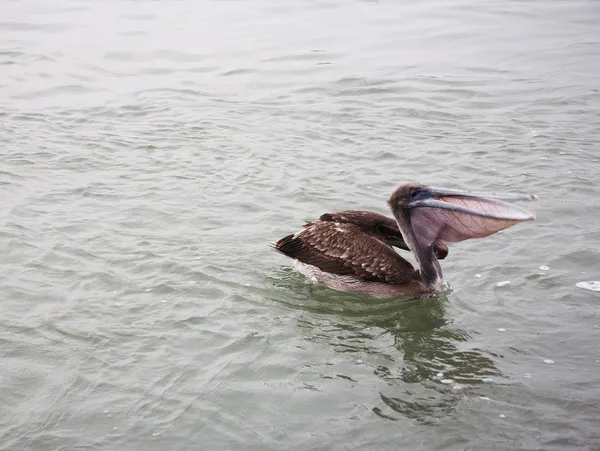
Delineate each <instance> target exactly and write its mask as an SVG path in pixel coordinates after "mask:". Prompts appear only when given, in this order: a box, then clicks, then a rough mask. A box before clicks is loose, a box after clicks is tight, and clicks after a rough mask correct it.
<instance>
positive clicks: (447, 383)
mask: <svg viewBox="0 0 600 451" xmlns="http://www.w3.org/2000/svg"><path fill="white" fill-rule="evenodd" d="M440 382H441V383H442V384H446V385H450V384H453V383H454V381H453V380H452V379H442V380H441V381H440Z"/></svg>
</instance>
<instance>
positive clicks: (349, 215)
mask: <svg viewBox="0 0 600 451" xmlns="http://www.w3.org/2000/svg"><path fill="white" fill-rule="evenodd" d="M501 199H504V200H533V199H537V196H534V195H530V194H502V193H495V194H494V193H487V194H484V193H480V194H476V193H466V192H464V191H459V190H451V189H443V188H434V187H429V186H425V185H420V184H416V183H410V184H406V185H402V186H400V187H399V188H398V189H396V191H394V192H393V193H392V195H391V197H390V199H389V201H388V203H389V206H390V208H391V210H392V213H393V214H394V217H395V221H394V220H393V219H391V218H387V217H385V216H382V215H379V214H377V213H371V212H365V211H344V212H340V213H331V214H330V213H327V214H324V215H322V216H321V217H320V218H319V220H318V221H315V222H309V223H307V224H306V225H305V226H304V228H303V229H302V230H301V231H300V232H298V233H295V234H292V235H288V236H286V237H284V238H281V239H280V240H279V241H277V242H275V243H274V247H275V249H276V250H278V251H279V252H281V253H282V254H284V255H287V256H288V257H291V258H293V259H295V260H296V266H297V267H298V269H299V270H300V272H302V273H303V274H304V275H306V276H307V277H308V278H309V279H311V280H312V281H314V282H317V283H321V284H323V285H326V286H328V287H330V288H333V289H336V290H340V291H345V292H349V293H360V294H366V295H370V296H373V297H379V298H390V297H396V296H404V295H418V294H423V293H432V292H435V291H437V290H439V289H440V287H441V285H442V281H443V279H442V268H441V267H440V264H439V261H438V259H443V258H445V257H446V255H447V254H448V248H447V246H446V243H455V242H458V241H463V240H467V239H469V238H483V237H486V236H489V235H492V234H493V233H496V232H498V231H500V230H503V229H506V228H508V227H511V226H513V225H515V224H517V223H519V222H522V221H528V220H530V219H535V216H534V215H533V214H532V213H530V212H528V211H526V210H524V209H523V208H521V207H518V206H515V205H510V204H508V203H506V202H503V201H502V200H501ZM392 246H395V247H399V248H401V249H405V250H410V251H412V253H413V255H414V256H415V259H416V260H417V263H418V265H419V269H418V270H415V269H414V267H413V266H412V264H410V263H409V262H408V261H407V260H405V259H404V258H402V257H401V256H400V255H399V254H398V253H397V252H396V251H395V250H394V249H393V248H392Z"/></svg>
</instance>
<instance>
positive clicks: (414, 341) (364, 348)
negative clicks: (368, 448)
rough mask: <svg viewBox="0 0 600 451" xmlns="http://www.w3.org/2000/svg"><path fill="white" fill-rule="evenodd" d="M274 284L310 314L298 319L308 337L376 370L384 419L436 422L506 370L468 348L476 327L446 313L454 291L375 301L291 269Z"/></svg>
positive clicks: (284, 299) (379, 409) (288, 302)
mask: <svg viewBox="0 0 600 451" xmlns="http://www.w3.org/2000/svg"><path fill="white" fill-rule="evenodd" d="M271 281H272V283H273V284H274V285H276V286H279V287H281V288H282V290H283V289H285V290H286V292H285V293H284V292H281V293H280V294H281V295H282V296H281V297H280V298H279V299H276V301H277V302H279V303H283V304H285V305H286V306H288V307H290V308H294V309H300V310H303V311H305V312H307V314H306V315H302V316H301V317H300V318H299V319H298V320H297V325H298V327H299V328H301V329H303V334H304V336H305V339H306V340H308V341H312V342H316V343H327V344H329V345H330V346H331V347H332V348H333V349H334V351H335V352H336V353H350V355H351V356H352V358H355V359H358V358H359V357H360V359H358V360H357V361H360V362H362V361H363V360H364V363H365V364H367V365H371V366H372V367H373V374H374V375H375V376H376V377H377V378H378V380H379V381H380V382H381V384H378V386H379V397H380V399H381V401H382V405H378V406H374V407H372V410H373V412H374V413H376V414H377V415H379V416H382V417H384V418H387V419H393V418H394V415H395V414H397V413H399V414H402V415H404V416H406V417H409V418H413V419H416V420H418V421H419V422H423V423H429V422H432V421H435V419H436V418H438V417H440V416H443V415H447V414H448V413H450V412H451V411H452V410H453V409H455V407H456V405H457V404H458V403H459V402H460V400H461V399H464V397H465V396H473V394H474V393H473V392H474V391H475V387H476V386H477V385H479V384H482V383H486V382H489V381H490V379H489V378H490V377H497V376H500V375H501V374H500V372H499V370H498V369H497V368H496V367H495V365H494V361H493V360H492V359H491V358H490V357H488V356H487V355H485V351H482V350H480V349H475V348H473V347H471V346H470V345H469V341H470V339H471V334H470V333H469V331H467V330H464V329H461V328H459V327H457V326H455V325H454V324H453V321H452V318H449V317H448V315H447V314H446V306H447V305H448V296H449V295H450V294H449V293H444V292H442V293H440V294H438V295H435V296H432V297H428V298H423V299H419V300H410V299H409V300H403V301H402V300H401V301H399V300H374V299H370V298H366V297H362V296H353V295H348V294H345V293H339V292H336V291H333V290H329V289H327V288H324V287H321V286H315V285H309V284H307V283H306V282H305V280H304V278H303V277H302V276H300V275H297V274H296V273H294V272H293V271H292V270H288V269H284V270H282V271H280V272H279V273H278V274H277V275H276V276H274V277H273V278H272V279H271ZM365 356H367V357H365ZM345 377H352V374H349V375H346V376H345ZM390 409H391V411H390Z"/></svg>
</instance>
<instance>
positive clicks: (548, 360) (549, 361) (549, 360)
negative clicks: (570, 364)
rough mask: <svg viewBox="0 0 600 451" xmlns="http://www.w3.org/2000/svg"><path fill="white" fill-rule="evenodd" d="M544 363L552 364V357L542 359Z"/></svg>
mask: <svg viewBox="0 0 600 451" xmlns="http://www.w3.org/2000/svg"><path fill="white" fill-rule="evenodd" d="M544 363H545V364H546V365H554V360H552V359H544Z"/></svg>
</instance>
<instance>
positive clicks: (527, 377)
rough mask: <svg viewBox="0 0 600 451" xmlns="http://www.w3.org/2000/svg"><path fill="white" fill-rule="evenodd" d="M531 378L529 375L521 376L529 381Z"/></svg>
mask: <svg viewBox="0 0 600 451" xmlns="http://www.w3.org/2000/svg"><path fill="white" fill-rule="evenodd" d="M531 378H532V376H531V374H529V373H525V374H524V375H523V379H531Z"/></svg>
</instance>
